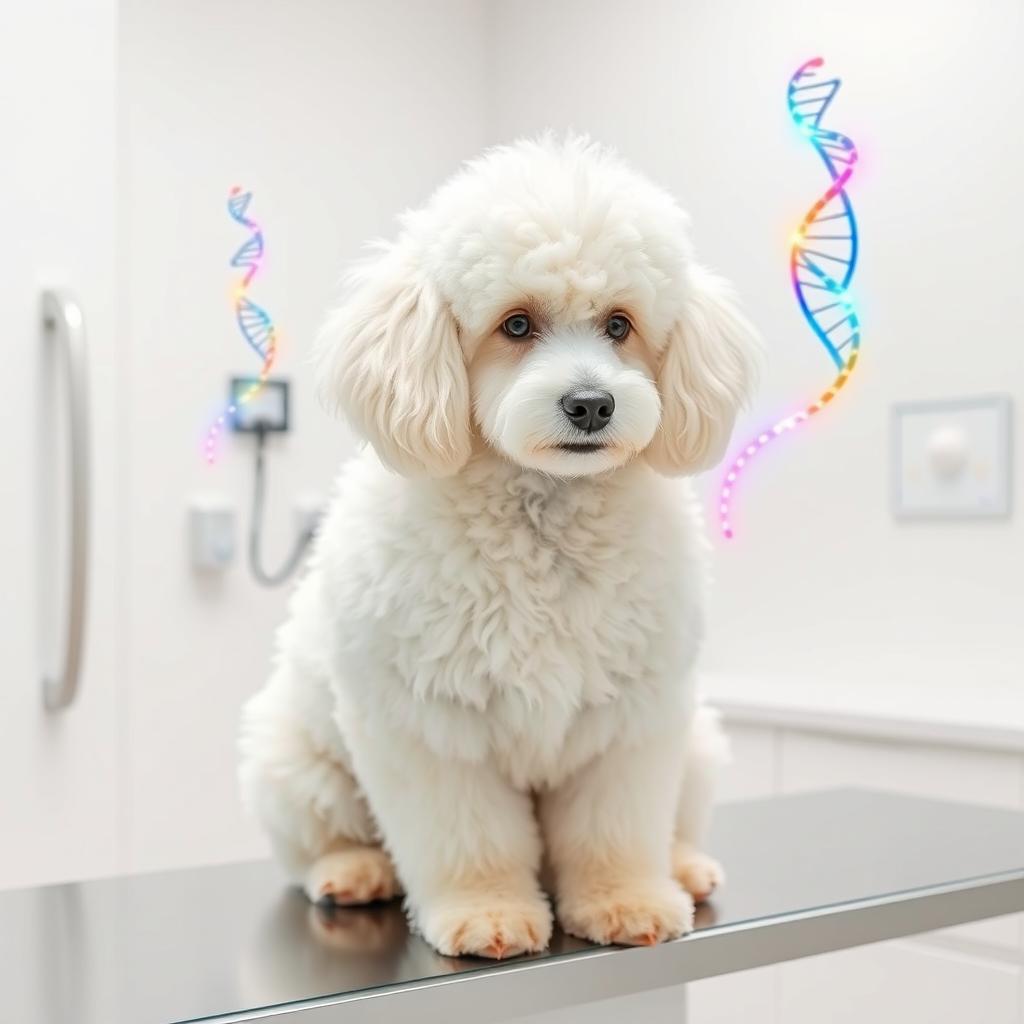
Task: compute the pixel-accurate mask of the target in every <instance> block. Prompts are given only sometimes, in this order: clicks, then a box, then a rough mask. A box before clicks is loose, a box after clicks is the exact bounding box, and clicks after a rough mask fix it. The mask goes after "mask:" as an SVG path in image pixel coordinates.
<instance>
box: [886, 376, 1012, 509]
mask: <svg viewBox="0 0 1024 1024" xmlns="http://www.w3.org/2000/svg"><path fill="white" fill-rule="evenodd" d="M1010 431H1011V405H1010V399H1009V397H1008V396H1005V395H991V396H985V397H980V398H961V399H950V400H948V401H939V402H903V403H900V404H898V405H894V406H893V411H892V508H893V514H894V515H895V516H896V517H897V518H898V519H964V518H989V517H991V518H995V517H1003V516H1008V515H1009V514H1010V494H1011V486H1010V472H1011V470H1010V449H1011V444H1010Z"/></svg>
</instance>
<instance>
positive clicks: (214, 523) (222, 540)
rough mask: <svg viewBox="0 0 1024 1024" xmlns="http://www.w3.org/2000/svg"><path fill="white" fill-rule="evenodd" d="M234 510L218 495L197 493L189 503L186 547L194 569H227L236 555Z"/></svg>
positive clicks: (215, 570) (228, 502)
mask: <svg viewBox="0 0 1024 1024" xmlns="http://www.w3.org/2000/svg"><path fill="white" fill-rule="evenodd" d="M235 519H236V516H235V509H234V506H232V504H231V502H230V501H229V500H228V499H227V498H225V497H223V496H222V495H219V494H197V495H195V496H194V497H193V498H192V499H191V501H190V502H189V505H188V533H189V549H190V555H191V560H192V565H193V567H194V568H196V569H199V570H200V571H203V572H217V571H221V570H223V569H226V568H227V567H228V566H229V565H230V564H231V562H232V561H233V560H234V557H235V533H236V530H235Z"/></svg>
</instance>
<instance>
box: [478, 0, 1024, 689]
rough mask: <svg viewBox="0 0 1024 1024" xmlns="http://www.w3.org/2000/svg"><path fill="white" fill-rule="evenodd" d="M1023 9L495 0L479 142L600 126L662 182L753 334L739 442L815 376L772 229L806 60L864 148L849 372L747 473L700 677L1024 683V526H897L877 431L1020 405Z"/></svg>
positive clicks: (876, 1) (815, 358)
mask: <svg viewBox="0 0 1024 1024" xmlns="http://www.w3.org/2000/svg"><path fill="white" fill-rule="evenodd" d="M1022 11H1024V9H1022V7H1021V5H1020V3H1019V2H1017V0H983V2H978V3H972V4H954V3H929V2H925V0H902V2H900V3H891V2H882V0H864V2H861V3H858V4H853V5H850V4H846V5H839V4H831V3H821V2H820V0H814V2H811V0H777V2H776V3H772V4H763V3H754V2H752V0H748V2H744V3H715V2H713V0H690V2H686V3H680V2H677V0H645V2H639V3H638V2H634V0H562V2H559V3H558V4H551V3H546V2H544V0H521V2H518V3H516V4H509V3H503V2H498V0H492V2H491V4H490V7H489V15H490V25H489V27H490V33H491V40H492V42H491V45H490V47H489V52H490V53H491V54H492V58H493V59H492V62H491V64H490V71H491V74H492V79H491V82H492V95H491V117H490V118H489V121H488V129H489V134H490V137H491V139H492V141H495V140H501V139H507V138H510V137H513V136H516V135H519V134H528V133H532V132H535V131H537V130H538V129H540V128H543V127H546V126H554V127H556V128H565V127H568V126H573V127H575V128H577V129H580V130H584V131H588V132H590V133H591V134H593V135H594V136H595V137H597V138H600V139H602V140H606V141H608V142H611V143H613V144H615V145H616V146H617V147H618V148H619V149H620V150H621V151H622V152H623V153H624V154H625V155H626V156H627V157H628V158H630V159H631V160H632V161H634V162H635V163H636V164H637V165H638V166H639V167H640V168H642V169H643V170H645V171H647V172H648V173H649V174H650V175H651V176H652V177H654V178H655V179H657V180H659V181H660V182H662V183H663V184H665V185H667V186H668V187H669V188H671V189H672V190H673V191H674V192H676V194H677V195H678V196H679V197H680V198H681V200H682V202H683V204H684V205H685V206H686V207H687V208H688V209H689V210H690V211H691V212H692V214H693V219H694V236H695V240H696V244H697V248H698V252H699V254H700V255H701V256H702V258H703V259H704V260H705V261H706V262H708V263H710V264H712V265H713V266H715V267H716V268H718V269H719V270H720V271H722V272H723V273H724V274H726V276H728V277H731V278H732V279H733V280H734V281H735V282H736V284H737V285H738V288H739V291H740V293H741V296H742V298H743V299H744V301H745V304H746V306H747V308H748V310H749V312H750V313H751V314H752V316H753V318H754V319H755V320H756V321H757V323H758V324H759V326H760V327H761V329H762V331H763V333H764V334H765V337H766V340H767V343H768V349H769V366H768V371H767V375H766V379H765V381H764V385H763V388H762V390H761V393H760V396H759V398H758V400H757V403H756V408H755V409H754V411H753V412H752V414H751V415H750V416H748V417H747V418H746V420H745V422H744V423H743V424H742V425H741V427H740V429H739V433H740V434H742V435H744V439H745V437H746V436H749V434H750V433H751V432H757V430H759V429H760V428H761V427H762V426H763V425H764V424H766V423H771V422H773V421H774V419H775V418H776V417H777V416H778V414H779V413H780V412H781V411H789V410H791V409H792V408H793V402H794V400H797V401H798V400H801V399H806V398H808V397H809V396H813V395H816V394H817V393H818V392H819V391H820V390H821V388H822V385H823V384H826V383H828V382H829V381H830V380H831V376H832V374H831V364H830V363H829V362H828V359H827V357H826V356H825V355H824V353H823V351H822V350H821V349H820V348H819V347H818V345H817V343H816V342H815V341H814V339H813V338H812V336H811V335H810V332H809V331H808V329H807V328H806V326H805V325H804V323H803V321H802V319H801V318H800V316H799V314H798V312H797V310H796V306H795V301H794V299H793V297H792V295H791V291H790V285H789V280H788V269H787V260H788V238H789V235H790V233H791V232H792V230H793V228H794V227H795V225H796V224H797V223H798V222H799V219H800V218H801V217H802V215H803V213H804V211H805V210H806V208H807V207H808V206H809V205H810V203H811V202H812V201H813V200H814V199H815V198H816V197H817V196H818V195H819V194H820V193H821V192H822V191H823V190H824V187H825V186H826V184H827V182H825V181H824V180H823V170H822V168H821V166H820V163H819V162H818V160H817V158H816V157H815V156H814V155H813V153H812V152H811V151H810V150H809V148H808V147H807V146H806V145H805V144H802V143H801V142H800V141H799V140H798V139H797V137H796V135H795V131H794V130H793V128H792V126H791V124H790V122H789V120H788V117H787V113H786V107H785V87H786V82H787V79H788V77H789V74H790V73H791V71H792V70H794V69H795V68H796V67H797V66H798V65H799V64H800V63H801V62H802V61H804V60H805V59H807V58H809V57H811V56H816V55H821V56H824V57H825V59H826V61H827V67H828V68H829V69H831V70H832V71H834V72H835V73H837V74H839V75H840V76H841V77H842V78H843V81H844V84H843V88H842V90H841V92H840V95H839V97H838V99H837V100H836V101H835V103H834V104H833V108H832V112H831V113H830V117H831V125H830V126H832V127H835V128H836V129H838V130H840V131H843V132H845V133H847V134H849V135H850V136H852V137H853V138H854V139H855V140H856V141H857V143H858V145H859V147H860V150H861V153H862V157H863V160H862V163H861V164H860V166H859V169H858V171H857V176H856V178H855V179H854V181H853V182H852V184H851V193H852V196H853V199H854V204H855V207H856V212H857V214H858V217H859V222H860V227H861V231H862V244H863V249H862V257H861V263H860V266H859V268H858V271H857V276H856V278H855V291H856V294H857V297H858V303H859V305H860V307H861V309H862V310H863V322H864V333H863V338H864V341H863V350H862V351H863V356H862V363H861V368H860V369H859V370H858V371H857V375H856V376H855V377H854V379H853V383H852V384H851V386H850V390H849V392H848V393H846V394H844V395H843V396H842V397H841V399H840V400H838V401H837V402H836V404H835V405H834V406H833V407H832V408H831V409H830V410H829V411H828V413H827V414H826V415H824V416H823V417H822V418H821V420H820V421H818V422H816V423H813V424H812V425H811V426H810V427H809V428H808V429H807V430H806V432H805V433H804V434H803V436H799V437H790V438H787V439H786V440H785V441H784V442H781V443H780V444H779V445H778V447H777V448H776V449H775V450H774V451H769V452H768V453H766V454H765V455H764V456H763V459H764V462H760V460H759V463H760V464H759V465H757V466H756V467H754V468H752V469H751V470H750V471H749V472H748V474H747V476H746V478H745V480H744V483H743V488H742V493H741V495H740V498H739V503H740V504H739V509H740V511H739V514H738V522H739V529H740V536H739V537H738V538H737V539H736V540H735V541H734V542H733V543H732V544H731V545H730V546H728V547H723V545H721V544H717V545H716V546H717V547H718V549H719V550H718V553H717V556H716V575H717V577H718V584H717V589H716V591H715V595H714V599H713V605H712V608H711V610H710V615H709V619H710V630H711V636H710V644H709V649H708V652H707V657H706V659H705V664H706V666H707V667H708V668H709V669H711V670H712V671H714V672H719V673H739V674H748V673H749V674H756V675H757V676H758V677H760V678H763V679H766V680H767V679H768V677H770V676H771V675H773V674H779V675H783V674H786V675H792V674H799V675H802V676H806V677H809V678H813V679H816V680H820V681H821V682H822V684H824V685H828V683H829V682H830V681H833V682H837V683H838V682H842V683H844V684H850V683H855V684H856V685H859V686H865V687H877V688H879V690H880V692H882V693H884V692H885V690H886V688H889V687H892V686H896V685H901V684H906V685H909V686H919V687H921V688H922V689H925V688H933V687H936V686H943V687H953V686H958V687H964V686H970V687H974V688H977V690H978V700H979V701H984V700H985V690H986V688H999V687H1001V686H1004V687H1009V686H1012V685H1014V684H1018V683H1019V682H1020V681H1021V665H1022V664H1024V629H1021V623H1022V619H1024V594H1022V585H1021V583H1020V581H1021V579H1022V578H1024V522H1022V520H1021V518H1020V515H1019V513H1018V515H1017V516H1016V518H1015V519H1013V520H1012V521H1010V522H984V523H977V522H976V523H934V524H925V525H913V524H899V525H898V524H896V523H895V522H894V521H893V520H892V519H891V518H890V515H889V511H888V494H887V472H888V462H887V454H888V453H887V426H888V410H889V406H890V404H891V403H892V402H894V401H898V400H905V399H922V398H933V397H947V396H957V395H971V394H977V393H986V392H993V391H1002V392H1009V393H1010V394H1012V395H1013V397H1014V398H1015V400H1016V402H1017V406H1018V410H1019V409H1020V407H1021V405H1022V404H1024V348H1022V345H1024V333H1022V329H1021V326H1020V317H1019V308H1020V280H1021V271H1022V270H1024V241H1022V239H1024V208H1022V207H1021V205H1020V203H1019V202H1017V198H1016V194H1017V191H1018V190H1017V185H1016V182H1017V180H1018V179H1019V175H1020V172H1021V170H1022V168H1024V134H1022V133H1021V131H1020V130H1019V119H1020V111H1021V109H1022V108H1024V103H1022V101H1024V76H1021V74H1020V54H1021V52H1022V47H1024V26H1022V18H1024V13H1022ZM1018 465H1019V462H1018ZM1021 476H1022V474H1020V473H1019V472H1018V474H1017V477H1018V479H1017V486H1016V491H1017V495H1016V497H1017V501H1016V504H1017V506H1018V508H1019V506H1020V500H1019V498H1020V494H1021V484H1020V478H1021ZM707 483H708V485H709V486H713V485H714V484H716V483H717V474H716V475H715V478H714V479H713V480H709V481H707ZM709 505H710V502H709Z"/></svg>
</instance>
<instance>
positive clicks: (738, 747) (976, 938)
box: [688, 709, 1024, 1024]
mask: <svg viewBox="0 0 1024 1024" xmlns="http://www.w3.org/2000/svg"><path fill="white" fill-rule="evenodd" d="M796 718H797V716H794V720H796ZM851 721H852V720H851ZM851 721H837V723H836V728H834V729H832V730H829V729H827V728H826V727H825V725H824V724H822V725H821V727H819V728H808V727H807V726H806V724H805V723H801V724H799V725H797V724H794V725H793V726H787V724H786V722H785V715H784V713H781V712H779V711H778V710H777V709H775V710H773V712H772V714H771V722H770V724H761V723H759V722H757V721H756V714H755V715H747V714H744V715H742V717H741V718H740V720H739V721H729V716H728V714H727V715H726V729H727V732H728V733H729V735H730V738H731V740H732V748H733V761H732V764H731V765H730V766H729V767H728V769H727V770H726V772H725V775H724V776H723V780H722V787H721V797H722V799H723V800H733V799H745V798H749V797H755V796H764V795H767V794H770V793H773V792H777V793H796V792H803V791H808V790H815V789H819V790H820V789H828V788H834V787H840V786H862V787H870V788H873V789H882V790H891V791H895V792H903V793H910V794H913V795H916V796H923V797H930V798H934V799H945V800H959V801H964V802H968V803H978V804H988V805H992V806H996V807H1006V808H1017V809H1022V810H1024V757H1022V756H1021V755H1020V754H1019V753H1016V752H1014V751H1005V752H1004V751H999V750H991V749H986V750H980V749H974V748H971V747H969V746H965V745H958V744H954V743H953V742H946V741H939V740H936V741H935V742H905V741H903V740H899V741H897V740H893V739H889V738H885V737H884V735H882V733H883V731H884V729H883V726H882V724H880V726H879V729H878V733H877V734H872V732H871V730H870V728H867V727H865V726H864V724H863V720H862V721H861V722H860V724H858V725H857V726H856V732H857V733H858V734H857V735H854V734H852V733H853V732H854V731H855V730H854V728H853V726H852V725H851ZM726 868H727V869H728V865H726ZM1022 964H1024V953H1022V921H1021V916H1020V915H1013V916H1007V917H1004V918H996V919H994V920H989V921H981V922H978V923H976V924H971V925H965V926H963V927H960V928H952V929H947V930H945V931H942V932H936V933H932V934H930V935H925V936H919V937H915V938H914V939H907V940H902V941H899V942H891V943H885V944H882V945H877V946H868V947H864V948H863V949H858V950H850V951H846V952H842V953H832V954H828V955H825V956H820V957H812V958H809V959H807V960H801V961H795V962H793V963H790V964H785V965H783V966H781V967H770V968H763V969H761V970H758V971H746V972H743V973H740V974H736V975H729V976H727V977H724V978H716V979H713V980H711V981H701V982H697V983H696V984H694V985H691V986H690V996H689V1017H688V1020H689V1022H690V1024H749V1022H752V1021H756V1022H758V1024H818V1022H819V1021H821V1020H824V1019H828V1020H829V1021H830V1022H837V1024H844V1022H851V1024H852V1022H858V1024H859V1022H861V1021H867V1020H870V1021H872V1022H874V1024H945V1022H956V1024H962V1022H963V1021H983V1022H985V1024H999V1022H1005V1024H1024V998H1022V996H1024V976H1022V975H1024V971H1022Z"/></svg>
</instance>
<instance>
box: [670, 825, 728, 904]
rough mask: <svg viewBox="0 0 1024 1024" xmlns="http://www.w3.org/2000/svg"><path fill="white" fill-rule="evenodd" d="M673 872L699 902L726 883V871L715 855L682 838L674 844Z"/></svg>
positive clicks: (677, 879)
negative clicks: (708, 853) (683, 840)
mask: <svg viewBox="0 0 1024 1024" xmlns="http://www.w3.org/2000/svg"><path fill="white" fill-rule="evenodd" d="M672 874H673V875H674V876H675V879H676V881H677V882H678V883H679V884H680V885H681V886H682V887H683V888H684V889H685V890H686V891H687V892H688V893H689V894H690V895H691V896H692V897H693V898H694V899H695V900H696V901H697V902H698V903H700V902H702V901H703V900H706V899H707V898H708V897H709V896H710V895H711V894H712V893H713V892H714V891H715V889H717V888H718V887H719V886H720V885H723V884H724V883H725V872H724V871H723V870H722V865H721V864H719V863H718V861H717V860H715V858H714V857H709V856H708V855H707V854H706V853H704V852H703V851H701V850H698V849H697V847H696V846H693V845H692V844H690V843H684V842H682V841H681V840H677V841H676V842H675V843H673V844H672Z"/></svg>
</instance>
